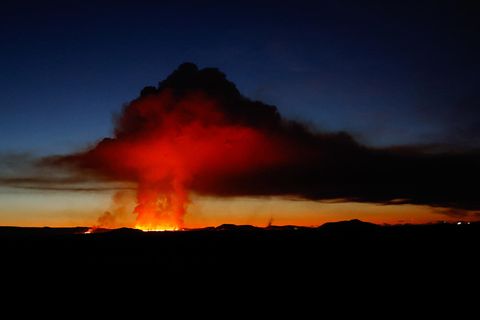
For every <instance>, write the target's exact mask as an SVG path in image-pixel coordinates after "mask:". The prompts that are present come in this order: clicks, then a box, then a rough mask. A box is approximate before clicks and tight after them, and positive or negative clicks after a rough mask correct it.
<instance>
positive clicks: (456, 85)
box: [0, 1, 480, 154]
mask: <svg viewBox="0 0 480 320" xmlns="http://www.w3.org/2000/svg"><path fill="white" fill-rule="evenodd" d="M279 2H280V1H278V2H261V4H258V3H254V2H252V3H248V2H246V1H242V2H241V4H232V3H228V4H227V3H226V2H225V3H223V4H216V3H213V2H211V3H208V1H198V2H197V3H188V2H182V3H177V2H163V1H130V2H125V1H102V2H101V1H69V2H68V4H67V3H66V1H58V2H54V1H3V2H2V4H1V5H0V6H1V7H0V8H1V9H0V16H1V17H0V18H1V19H0V37H1V50H0V87H1V94H0V133H1V134H0V150H1V151H2V152H34V153H36V154H51V153H64V152H70V151H73V150H76V149H78V148H79V147H83V146H86V145H88V144H89V143H92V142H95V141H96V140H97V139H99V138H102V137H104V136H105V135H109V134H110V132H111V130H112V123H111V120H112V114H114V113H115V112H119V111H120V110H121V107H122V105H123V104H124V103H126V102H128V101H130V100H132V99H134V98H135V97H137V96H138V93H139V91H140V90H141V89H142V88H143V87H144V86H146V85H156V84H157V83H158V81H160V80H162V79H164V78H165V77H166V76H167V75H168V74H170V73H171V72H172V71H173V70H174V69H175V68H176V67H177V66H178V65H179V64H180V63H182V62H185V61H191V62H194V63H196V64H197V65H198V66H199V67H201V68H203V67H217V68H219V69H220V70H222V71H223V72H225V73H226V75H227V77H228V79H230V80H231V81H233V82H234V83H236V85H237V86H238V88H239V89H240V91H241V92H242V93H243V94H244V95H246V96H248V97H250V98H252V99H258V100H262V101H264V102H266V103H270V104H274V105H276V106H277V107H278V108H279V110H280V112H281V113H282V114H284V115H285V116H288V117H290V118H294V119H300V120H303V121H307V122H310V123H312V124H313V125H315V126H316V127H317V128H318V129H320V130H328V131H331V130H334V131H337V130H346V131H349V132H351V133H352V134H354V135H355V136H356V137H357V138H358V139H359V140H360V141H362V142H364V143H366V144H370V145H374V146H390V145H405V144H408V145H411V144H415V145H417V144H421V145H424V144H435V145H443V146H456V147H461V148H466V147H467V148H470V147H478V146H480V138H479V136H480V129H479V128H480V111H479V109H480V93H479V92H480V90H479V83H480V81H479V80H480V76H479V74H480V63H479V62H478V57H480V41H479V39H480V38H479V31H480V22H479V21H480V20H479V19H478V17H479V16H480V11H479V10H478V5H474V4H473V2H475V1H401V2H396V3H398V5H394V4H388V5H387V4H385V2H384V1H315V2H313V1H312V2H302V1H294V2H290V3H288V2H282V4H279Z"/></svg>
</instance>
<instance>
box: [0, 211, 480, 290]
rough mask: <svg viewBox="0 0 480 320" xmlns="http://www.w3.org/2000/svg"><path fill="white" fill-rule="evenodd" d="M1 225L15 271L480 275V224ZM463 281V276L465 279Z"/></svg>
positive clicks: (5, 257)
mask: <svg viewBox="0 0 480 320" xmlns="http://www.w3.org/2000/svg"><path fill="white" fill-rule="evenodd" d="M86 230H88V229H87V228H16V227H1V228H0V248H1V249H0V250H1V267H2V268H5V269H10V270H18V268H24V267H28V268H31V269H35V270H41V269H45V270H52V269H60V270H109V269H115V268H116V269H118V268H122V269H125V270H128V269H131V270H150V269H151V270H155V273H158V274H160V273H162V274H168V275H175V274H190V275H192V276H195V275H207V274H215V275H220V274H223V275H227V276H229V275H230V276H233V275H242V274H243V275H248V274H251V275H261V276H263V277H277V276H281V277H316V276H322V277H328V276H329V275H342V276H344V275H350V276H355V277H357V276H369V277H384V275H385V274H387V275H388V274H389V273H392V274H395V275H396V276H397V278H398V276H400V277H402V276H404V277H410V276H421V275H428V276H430V277H431V276H438V277H451V276H454V277H459V279H463V280H465V278H466V277H468V275H469V274H476V273H478V272H477V271H475V270H480V269H478V266H479V263H478V262H477V260H478V258H477V256H478V252H479V244H480V223H471V224H466V223H463V224H461V225H457V224H430V225H401V226H378V225H373V224H368V223H363V222H360V221H358V220H353V221H348V222H339V223H329V224H326V225H323V226H321V227H319V228H298V227H270V228H266V229H261V228H254V227H251V226H232V225H223V226H220V227H217V228H207V229H201V230H190V231H182V232H142V231H139V230H133V229H115V230H103V231H104V232H99V233H92V234H85V233H84V232H85V231H86ZM463 280H462V281H463Z"/></svg>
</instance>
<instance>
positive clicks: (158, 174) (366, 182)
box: [47, 63, 480, 229]
mask: <svg viewBox="0 0 480 320" xmlns="http://www.w3.org/2000/svg"><path fill="white" fill-rule="evenodd" d="M359 121H360V120H359ZM479 160H480V156H479V154H478V153H476V152H471V153H468V154H466V153H461V154H439V153H434V154H433V153H428V152H426V151H425V150H421V149H415V148H402V149H399V148H398V149H372V148H368V147H366V146H362V145H360V144H359V143H357V142H356V141H355V139H354V138H352V137H351V136H350V135H348V134H346V133H320V132H313V131H312V130H309V129H308V128H307V127H305V126H304V125H302V124H301V123H298V122H295V121H288V120H286V119H284V118H282V117H281V116H280V114H279V113H278V111H277V109H276V108H275V107H274V106H270V105H266V104H264V103H261V102H258V101H252V100H249V99H248V98H246V97H244V96H242V95H241V94H240V93H239V91H238V90H237V88H236V87H235V85H234V84H233V83H232V82H230V81H228V80H227V79H226V78H225V75H224V74H223V73H221V72H220V71H218V70H217V69H213V68H205V69H201V70H199V69H198V68H197V67H196V66H195V65H194V64H191V63H186V64H183V65H181V66H180V67H179V68H178V69H177V70H176V71H175V72H173V73H172V74H171V75H170V76H169V77H168V78H167V79H165V80H164V81H162V82H160V84H159V86H158V87H146V88H144V89H143V90H142V92H141V94H140V97H138V98H137V99H135V100H133V101H132V102H131V103H129V104H128V105H127V106H126V107H125V108H124V110H123V112H122V113H121V115H120V116H118V118H117V119H116V123H115V133H114V137H113V138H106V139H104V140H102V141H101V142H100V143H98V144H97V145H96V146H95V147H93V148H91V149H90V150H87V151H85V152H81V153H77V154H71V155H67V156H62V157H56V158H50V159H47V162H48V163H50V164H56V165H58V164H61V165H67V166H69V167H71V168H74V169H76V170H80V171H84V172H85V173H88V174H89V175H91V174H93V175H96V176H98V177H101V178H103V179H105V180H111V181H130V182H135V183H136V184H137V186H138V188H137V206H136V209H135V212H136V213H137V226H139V227H142V228H144V229H158V228H162V229H176V228H181V227H182V226H183V217H184V214H185V212H186V209H187V206H188V203H189V193H191V192H196V193H198V194H205V195H217V196H239V195H241V196H243V195H258V196H264V195H268V196H270V195H281V196H289V197H296V198H305V199H314V200H338V201H347V200H348V201H360V202H376V203H415V204H428V205H434V206H443V207H456V208H462V209H472V208H480V197H479V196H478V192H477V191H476V188H474V187H472V186H473V183H477V182H478V181H479V179H478V178H479V172H480V162H479Z"/></svg>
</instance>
